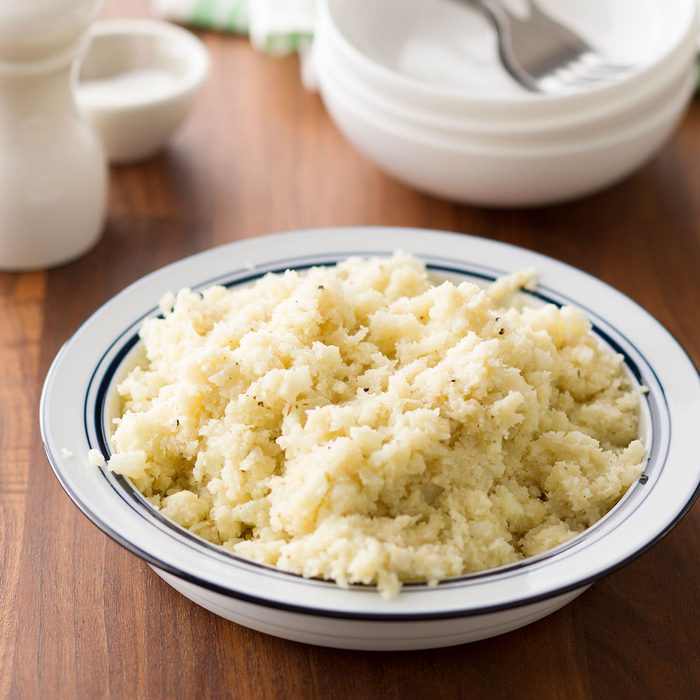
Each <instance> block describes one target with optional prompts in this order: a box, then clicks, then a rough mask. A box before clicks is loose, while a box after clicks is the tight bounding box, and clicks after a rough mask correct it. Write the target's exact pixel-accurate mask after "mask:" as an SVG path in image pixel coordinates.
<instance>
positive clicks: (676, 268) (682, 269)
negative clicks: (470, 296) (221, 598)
mask: <svg viewBox="0 0 700 700" xmlns="http://www.w3.org/2000/svg"><path fill="white" fill-rule="evenodd" d="M145 5H146V3H145V2H141V0H133V1H132V0H130V1H129V2H120V3H119V7H117V2H116V0H113V1H112V2H111V4H108V6H107V12H108V13H109V14H112V15H115V14H117V13H119V14H126V13H130V14H134V15H138V14H143V13H144V10H145ZM204 39H205V41H206V43H207V45H208V47H209V49H210V50H211V53H212V58H213V72H212V75H211V80H210V82H209V85H208V87H207V89H206V91H205V93H204V95H203V97H202V99H201V102H200V103H199V104H198V106H197V109H196V111H195V113H194V115H193V116H192V118H191V120H190V121H189V123H188V124H187V126H186V127H185V128H184V129H183V130H182V131H181V132H180V133H179V135H178V136H177V137H176V138H175V140H174V141H173V143H172V145H171V147H170V148H169V149H168V150H167V151H166V152H165V153H163V154H162V155H161V156H159V157H158V158H157V159H155V160H153V161H151V162H149V163H146V164H144V165H141V166H135V167H123V168H115V169H113V170H112V173H111V191H110V207H109V219H108V222H107V226H106V229H105V234H104V238H103V239H102V241H101V243H100V244H99V245H98V246H97V248H95V249H94V250H93V251H92V252H91V253H90V254H89V255H87V256H86V257H84V258H83V259H81V260H78V261H77V262H75V263H72V264H70V265H67V266H65V267H61V268H58V269H55V270H51V271H50V272H33V273H26V274H15V275H12V274H4V275H0V323H1V328H2V333H1V334H0V410H1V423H0V554H1V556H2V564H1V565H0V698H4V697H7V696H9V697H13V698H15V697H17V698H42V697H45V698H52V697H62V698H75V697H77V698H98V697H113V698H150V697H153V698H174V697H183V698H190V697H192V698H194V697H197V698H220V697H249V698H268V697H270V698H296V697H326V698H350V697H352V698H364V697H382V698H403V697H406V698H413V697H426V698H427V697H434V698H449V697H485V698H498V697H518V698H520V697H532V698H564V697H566V698H608V697H629V698H646V697H651V698H664V699H665V698H691V697H698V696H699V694H700V642H699V641H698V628H699V626H700V617H699V615H698V610H700V588H699V585H698V572H699V571H700V545H699V543H700V506H696V507H695V508H694V509H692V510H691V512H690V513H689V515H688V516H687V517H686V518H685V519H684V520H683V521H682V522H681V524H680V525H678V527H676V528H675V530H673V532H672V533H671V534H670V535H668V537H666V538H665V539H664V540H663V542H662V543H661V544H659V545H658V546H656V547H655V548H654V549H653V550H651V551H650V552H649V553H647V554H645V555H644V556H642V557H641V558H640V559H638V560H637V561H635V562H634V563H633V564H631V565H629V566H627V567H626V568H624V569H623V570H621V571H619V572H618V573H616V574H614V575H612V576H609V577H608V578H606V579H604V580H603V581H601V582H599V583H597V584H596V585H595V586H593V588H591V589H590V590H589V591H588V592H586V593H585V594H584V595H583V596H581V597H580V598H578V599H577V600H576V602H575V603H573V604H571V605H569V606H568V607H565V608H564V609H562V610H561V611H559V612H557V613H556V614H554V615H552V616H550V617H548V618H545V619H544V620H542V621H540V622H537V623H535V624H533V625H530V626H529V627H526V628H525V629H522V630H520V631H517V632H513V633H511V634H508V635H505V636H502V637H498V638H495V639H491V640H487V641H484V642H479V643H475V644H471V645H467V646H461V647H457V648H453V649H443V650H435V651H427V652H410V653H388V654H371V653H359V652H348V651H337V650H332V649H322V648H315V647H311V646H304V645H302V644H295V643H291V642H286V641H283V640H280V639H276V638H272V637H267V636H265V635H262V634H259V633H257V632H253V631H250V630H248V629H245V628H243V627H239V626H237V625H235V624H233V623H230V622H226V621H225V620H222V619H220V618H217V617H215V616H214V615H211V614H210V613H208V612H206V611H204V610H203V609H201V608H198V607H196V606H195V605H194V604H193V603H190V602H189V601H188V600H186V599H185V598H183V597H181V596H180V595H178V594H177V593H175V592H174V591H173V590H172V589H171V588H169V587H168V586H167V585H166V584H165V583H163V581H161V580H160V579H159V578H157V577H156V576H155V574H153V573H152V572H151V570H150V569H149V568H148V567H147V566H146V565H145V564H144V563H143V562H142V561H140V560H138V559H137V558H136V557H134V556H132V555H131V554H129V553H128V552H126V551H125V550H123V549H121V548H120V547H119V546H118V545H116V544H114V543H113V542H112V541H111V540H109V539H108V538H107V537H106V536H105V535H104V534H102V533H101V532H100V531H99V530H98V529H97V528H95V527H94V526H93V525H92V524H90V523H89V522H88V521H87V519H85V518H84V517H83V516H82V515H81V514H80V513H79V512H78V510H77V508H76V507H75V506H74V505H73V504H72V503H71V502H70V501H69V500H68V498H67V497H66V495H65V494H64V493H63V491H62V490H61V488H60V487H59V485H58V483H57V482H56V480H55V479H54V478H53V476H52V475H51V471H50V468H49V465H48V462H47V460H46V457H45V456H44V452H43V448H42V445H41V440H40V437H39V430H38V425H37V415H38V408H37V404H38V397H39V392H40V389H41V385H42V382H43V379H44V376H45V374H46V371H47V369H48V366H49V363H50V362H51V360H52V358H53V356H54V355H55V353H56V352H57V351H58V349H59V347H60V346H61V344H62V343H63V342H64V341H65V340H66V338H68V336H69V335H70V334H71V333H72V332H73V331H74V330H75V328H76V327H77V326H78V325H79V324H80V322H81V321H82V320H83V319H85V317H86V316H88V314H90V313H91V312H92V311H93V310H94V309H96V308H97V307H98V306H100V305H101V304H102V303H103V302H104V301H106V300H107V299H108V298H109V297H111V296H112V295H113V294H115V293H117V292H118V291H119V290H120V289H122V288H123V287H124V286H125V285H127V284H128V283H130V282H132V281H133V280H135V279H137V278H138V277H140V276H142V275H143V274H145V273H147V272H150V271H151V270H154V269H156V268H158V267H160V266H162V265H164V264H166V263H168V262H170V261H172V260H176V259H178V258H181V257H183V256H185V255H189V254H190V253H194V252H196V251H200V250H204V249H205V248H209V247H210V246H213V245H218V244H221V243H225V242H227V241H233V240H239V239H242V238H245V237H248V236H257V235H261V234H265V233H270V232H274V231H281V230H285V229H294V228H303V227H311V226H327V225H343V224H391V225H405V226H419V227H421V226H422V227H430V228H440V229H446V230H450V231H460V232H469V233H473V234H477V235H480V236H486V237H490V238H494V239H498V240H502V241H508V242H510V243H515V244H518V245H521V246H525V247H527V248H532V249H534V250H538V251H540V252H542V253H546V254H548V255H552V256H554V257H557V258H560V259H562V260H564V261H566V262H569V263H573V264H575V265H578V266H579V267H582V268H584V269H585V270H588V271H590V272H592V273H594V274H596V275H598V276H600V277H601V278H603V279H604V280H606V281H607V282H610V283H611V284H613V285H615V286H616V287H618V288H619V289H621V290H622V291H623V292H625V293H627V294H628V295H630V296H631V297H632V298H634V299H636V300H637V301H638V302H639V303H640V304H642V305H643V306H644V307H645V308H647V309H648V310H649V311H650V312H651V313H652V314H654V315H655V316H656V317H657V318H659V319H660V320H661V321H662V322H663V323H664V324H665V325H666V326H667V327H668V328H669V329H670V330H671V332H672V333H674V334H675V335H676V336H677V337H678V338H679V340H680V341H681V342H682V343H683V344H684V345H685V347H686V348H687V349H688V351H689V352H690V354H691V355H692V356H693V358H694V359H695V361H696V362H698V361H700V324H699V323H698V309H700V284H699V283H698V280H699V276H700V199H699V197H700V104H696V105H695V106H694V107H693V108H692V109H691V111H690V113H689V114H688V116H687V117H686V119H685V121H684V123H683V125H682V127H681V130H680V132H679V133H678V135H677V136H676V137H675V139H674V140H673V141H672V142H671V143H670V144H669V145H668V146H667V147H666V148H665V149H664V151H663V152H662V153H661V155H660V156H659V157H658V158H656V160H655V161H654V162H653V163H651V164H650V165H648V166H647V167H645V168H644V169H643V170H642V171H641V172H639V173H638V174H636V175H635V176H633V177H632V178H630V179H629V180H627V181H626V182H624V183H622V184H620V185H618V186H617V187H615V188H613V189H611V190H610V191H608V192H605V193H603V194H600V195H597V196H594V197H591V198H589V199H586V200H584V201H581V202H577V203H574V204H569V205H566V206H560V207H554V208H548V209H540V210H535V211H488V210H484V209H477V208H472V207H465V206H456V205H454V204H449V203H447V202H442V201H439V200H437V199H433V198H431V197H428V196H424V195H422V194H419V193H417V192H414V191H412V190H410V189H408V188H406V187H404V186H402V185H400V184H398V183H397V182H395V181H393V180H391V179H390V178H389V177H386V176H384V175H383V174H382V173H380V172H379V171H378V170H377V169H376V168H374V167H373V166H372V165H371V164H370V163H368V162H367V161H366V160H365V159H364V158H362V157H361V156H360V155H358V153H356V152H355V151H354V150H353V148H352V147H351V146H349V145H348V144H347V143H346V142H345V141H344V140H343V138H342V137H341V136H340V134H339V133H338V131H337V130H336V128H335V127H334V126H333V124H332V123H331V122H330V120H329V118H328V116H327V115H326V112H325V111H324V109H323V107H322V105H321V102H320V99H319V98H318V96H317V95H313V94H309V93H306V92H304V90H303V89H302V87H301V85H300V82H299V78H298V70H297V65H296V61H295V60H294V59H292V58H289V59H274V58H269V57H266V56H262V55H260V54H257V53H254V52H253V51H252V50H251V49H250V47H249V45H248V44H247V42H246V41H244V40H242V39H236V38H231V37H224V36H217V35H214V34H205V35H204ZM0 157H1V155H0ZM689 459H698V456H697V455H689Z"/></svg>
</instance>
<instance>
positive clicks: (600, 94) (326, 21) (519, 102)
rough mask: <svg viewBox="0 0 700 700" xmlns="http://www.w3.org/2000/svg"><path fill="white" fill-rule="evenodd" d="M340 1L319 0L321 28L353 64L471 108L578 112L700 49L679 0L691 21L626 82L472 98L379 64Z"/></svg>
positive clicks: (692, 9)
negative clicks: (350, 27) (342, 17)
mask: <svg viewBox="0 0 700 700" xmlns="http://www.w3.org/2000/svg"><path fill="white" fill-rule="evenodd" d="M334 1H336V0H319V22H318V26H319V27H320V28H321V30H322V31H323V29H324V28H328V30H329V31H330V33H331V34H332V36H333V39H334V41H336V42H337V46H338V47H339V48H340V50H342V51H343V52H345V54H346V55H347V56H348V57H349V59H350V60H351V62H353V63H354V64H355V65H357V66H359V67H360V69H361V70H363V71H365V72H366V73H368V74H369V75H373V76H374V78H375V79H377V80H379V81H383V82H384V83H385V84H386V85H387V86H389V85H391V86H393V87H394V88H397V89H399V90H403V91H405V92H406V93H409V92H412V93H413V94H414V96H419V97H420V98H428V99H430V98H432V99H438V100H445V101H446V102H449V103H452V104H457V105H461V106H463V107H464V106H468V105H469V104H470V103H471V104H472V105H473V106H478V107H484V106H490V107H493V108H494V109H509V108H513V107H516V108H517V107H520V108H525V109H533V108H537V109H539V108H542V109H545V110H546V109H551V108H552V107H553V106H554V105H559V106H561V107H562V108H564V107H565V108H567V109H569V110H574V109H576V108H577V107H579V106H583V104H586V103H587V102H590V101H591V100H597V99H602V100H608V99H612V98H613V97H614V94H615V92H619V90H620V88H621V87H625V88H627V87H629V86H630V85H635V84H640V83H642V82H649V81H650V80H651V79H652V78H653V77H655V76H656V75H657V74H658V73H659V72H660V71H661V70H663V68H664V67H665V65H666V63H667V62H668V61H669V60H671V59H672V58H673V56H674V55H675V54H676V53H677V52H678V51H681V50H682V49H683V48H684V47H685V45H686V44H692V46H693V47H694V48H696V46H697V39H696V37H697V25H698V16H699V9H698V6H697V3H696V2H695V0H676V1H677V2H679V3H685V8H684V9H686V11H687V13H688V14H687V22H686V24H685V25H684V26H683V27H682V28H681V29H680V31H679V36H675V37H674V41H672V42H671V43H670V45H669V46H668V47H667V48H666V50H665V51H663V52H662V53H661V54H660V55H658V56H657V57H656V58H655V59H654V60H652V62H651V63H649V64H647V65H644V66H642V67H641V68H640V69H639V70H635V71H633V72H632V73H631V74H630V75H628V76H627V77H625V78H624V79H623V80H620V81H617V82H615V83H610V84H606V85H600V86H597V87H595V88H590V89H588V90H585V91H581V92H573V93H567V94H564V95H553V94H541V93H527V92H526V93H522V94H517V95H513V96H498V97H489V96H482V95H472V94H470V93H467V92H466V91H460V90H457V89H452V90H451V89H449V88H442V87H440V86H435V85H431V84H429V83H427V82H425V81H420V80H417V79H413V78H409V77H407V76H404V75H402V74H401V73H399V72H397V71H394V70H392V69H391V68H388V67H387V66H384V65H382V64H380V63H378V62H376V61H373V60H372V59H371V58H370V57H369V56H367V55H366V54H365V53H364V52H362V51H361V50H360V49H359V48H358V47H357V46H355V44H354V43H353V42H352V41H350V39H349V38H347V37H346V36H345V34H344V33H343V32H342V30H341V29H340V27H339V26H338V24H337V22H336V21H335V18H334V17H333V12H332V9H331V3H332V2H334Z"/></svg>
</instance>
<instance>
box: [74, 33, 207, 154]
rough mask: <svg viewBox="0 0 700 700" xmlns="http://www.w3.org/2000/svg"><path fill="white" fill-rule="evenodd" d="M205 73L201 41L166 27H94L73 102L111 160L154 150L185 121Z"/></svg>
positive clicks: (154, 151)
mask: <svg viewBox="0 0 700 700" xmlns="http://www.w3.org/2000/svg"><path fill="white" fill-rule="evenodd" d="M208 70H209V56H208V53H207V50H206V49H205V47H204V45H203V44H202V42H201V41H199V39H197V38H196V37H195V36H194V35H193V34H191V33H190V32H188V31H185V30H184V29H181V28H179V27H176V26H175V25H172V24H169V23H167V22H159V21H155V20H143V19H135V20H132V19H129V20H105V21H102V22H97V23H96V24H95V25H94V26H93V28H92V30H91V44H90V48H89V49H88V51H87V53H86V55H85V57H84V59H83V61H82V64H81V66H80V70H79V72H78V75H77V84H76V96H77V99H78V103H79V104H80V106H81V107H82V109H83V110H85V112H86V113H87V114H88V115H89V117H90V119H91V121H92V123H93V125H94V127H95V129H96V130H97V132H98V134H99V135H100V136H101V138H102V141H103V143H104V147H105V151H106V153H107V157H108V159H109V160H110V162H111V163H132V162H135V161H140V160H144V159H146V158H149V157H151V156H153V155H154V154H155V153H157V152H158V151H159V150H160V149H161V148H162V147H163V146H164V145H165V144H166V143H167V141H168V139H169V138H170V137H171V136H172V135H173V133H174V132H175V130H176V129H177V128H178V127H179V126H180V125H181V124H182V122H183V121H184V120H185V118H186V117H187V115H188V114H189V112H190V110H191V109H192V106H193V104H194V101H195V98H196V96H197V93H198V92H199V90H200V88H201V87H202V85H203V83H204V81H205V79H206V76H207V73H208Z"/></svg>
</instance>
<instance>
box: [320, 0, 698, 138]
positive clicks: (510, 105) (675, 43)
mask: <svg viewBox="0 0 700 700" xmlns="http://www.w3.org/2000/svg"><path fill="white" fill-rule="evenodd" d="M657 1H660V0H657ZM670 1H671V2H672V3H674V6H675V10H676V16H675V20H676V21H675V24H674V26H673V28H672V29H673V31H672V32H669V34H670V35H671V36H670V37H667V38H666V41H665V42H664V48H663V50H661V51H660V52H659V53H658V55H656V56H655V57H654V58H653V60H651V61H650V62H649V63H648V64H646V65H643V66H640V68H639V69H637V70H635V71H633V72H631V73H630V74H629V75H627V76H625V77H624V78H623V79H621V80H619V81H616V82H614V83H608V84H603V85H600V86H597V87H594V88H589V89H587V90H585V91H580V92H570V93H566V94H561V95H552V94H534V93H525V92H523V93H514V94H513V95H512V96H507V95H499V96H488V95H480V94H471V93H469V92H467V91H465V90H459V89H457V88H447V87H444V86H436V85H432V84H430V83H427V82H425V81H420V80H418V79H413V78H410V77H408V76H405V75H402V74H400V73H398V72H397V71H394V70H392V69H391V68H389V67H387V66H385V65H382V64H381V63H378V62H376V61H374V60H372V59H371V58H370V57H369V56H368V55H367V54H365V53H364V52H363V51H362V50H361V49H360V48H358V47H357V46H356V45H355V44H354V43H353V42H352V41H351V39H350V38H348V37H347V36H346V35H345V34H344V33H343V31H342V29H341V27H340V26H339V23H338V21H337V17H336V15H335V14H334V12H335V10H336V5H337V4H338V3H339V2H343V0H322V1H321V9H320V20H319V27H318V36H317V41H318V42H320V43H321V44H325V46H326V47H327V48H328V49H329V50H331V51H332V52H333V55H334V56H335V58H336V59H337V60H338V61H339V62H340V63H341V64H342V65H343V66H344V68H345V70H346V72H350V73H354V75H355V77H356V79H357V80H358V82H361V83H362V84H363V85H365V87H366V89H367V90H368V91H370V90H371V91H372V92H373V93H374V94H379V95H381V99H382V100H383V101H384V102H389V103H392V102H393V103H394V104H395V105H396V106H397V108H398V109H400V110H401V112H403V113H404V114H406V115H408V116H410V117H413V118H416V117H418V118H419V119H421V118H422V119H423V120H424V121H425V122H426V123H434V124H441V125H442V126H446V127H448V128H454V127H455V126H456V125H457V124H459V125H462V126H465V125H467V124H468V125H470V126H471V127H472V128H474V129H476V130H483V131H491V132H494V133H498V132H510V131H512V129H513V128H516V129H517V130H519V131H520V130H522V131H531V130H533V131H537V130H546V129H551V128H557V127H560V126H568V125H570V124H574V123H583V122H587V121H588V120H591V119H601V118H605V117H606V115H608V114H609V113H613V112H615V113H619V112H620V111H625V110H626V109H628V107H629V106H630V105H631V104H639V103H640V102H643V101H644V100H645V99H647V98H648V97H649V95H651V94H653V93H654V91H655V90H661V89H663V88H664V87H666V86H667V85H668V84H669V83H671V82H673V81H675V80H677V79H678V76H679V75H680V74H681V73H682V72H684V71H685V70H686V69H687V67H688V66H689V65H690V64H691V63H692V62H694V58H695V52H696V49H697V6H696V1H695V0H670ZM667 3H668V0H664V5H665V7H666V8H668V4H667Z"/></svg>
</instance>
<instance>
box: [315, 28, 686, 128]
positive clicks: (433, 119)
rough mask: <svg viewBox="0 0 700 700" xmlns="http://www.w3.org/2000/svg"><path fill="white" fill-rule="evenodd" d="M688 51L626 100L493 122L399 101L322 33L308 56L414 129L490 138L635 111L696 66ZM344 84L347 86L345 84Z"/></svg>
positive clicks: (581, 123) (596, 122)
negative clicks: (364, 76)
mask: <svg viewBox="0 0 700 700" xmlns="http://www.w3.org/2000/svg"><path fill="white" fill-rule="evenodd" d="M690 55H691V58H690V61H689V60H688V59H687V58H686V57H685V56H679V57H678V59H677V60H675V61H674V63H673V65H672V66H671V67H670V68H669V71H668V75H667V76H666V77H665V80H664V81H663V82H659V83H658V84H652V83H651V82H647V83H644V84H642V85H641V86H640V89H639V90H637V91H636V92H635V93H634V94H632V95H630V96H628V97H627V98H626V99H624V100H609V101H607V102H606V103H604V104H602V105H596V106H595V107H594V108H592V109H588V110H577V111H576V112H574V113H573V114H570V115H567V116H563V115H559V116H557V117H554V118H548V119H542V120H539V121H537V120H532V121H526V120H522V119H520V120H513V121H511V122H507V121H503V122H501V121H496V122H494V121H492V120H485V119H483V118H481V119H470V118H463V117H461V118H460V117H456V116H454V115H449V116H445V115H443V114H442V113H441V112H439V111H435V110H428V109H425V108H422V109H421V108H419V107H416V106H415V105H413V104H403V103H402V102H401V100H399V99H398V98H397V97H391V96H388V95H386V94H384V93H382V92H380V91H378V90H376V89H374V88H373V87H372V86H370V85H368V84H367V83H365V82H363V81H361V80H360V79H359V78H358V76H356V75H355V74H354V73H353V72H352V71H351V70H349V69H348V68H347V66H344V65H343V61H342V60H339V57H338V55H336V54H335V53H334V52H333V49H332V47H331V46H330V45H328V42H326V41H324V40H323V38H322V37H319V39H318V41H315V42H314V45H313V52H312V60H313V61H314V71H315V74H316V76H317V77H318V75H319V74H320V73H321V72H322V71H323V70H324V68H323V66H324V65H325V66H328V65H330V66H334V72H335V74H336V77H337V76H342V78H340V79H339V80H340V81H341V82H345V83H346V92H348V93H355V94H356V95H358V94H359V96H360V97H359V99H360V100H361V101H364V102H366V103H367V104H370V103H371V104H372V105H373V106H375V107H376V108H377V109H379V110H380V111H382V112H384V113H387V114H388V115H389V116H391V117H393V118H399V119H402V118H405V119H408V120H409V121H410V123H411V124H413V125H415V126H417V127H418V128H426V129H431V128H437V129H440V130H443V129H444V130H446V131H452V132H454V133H455V135H457V134H458V133H459V132H461V131H472V132H475V133H478V134H484V135H487V136H489V137H497V136H502V135H505V136H511V135H513V134H514V133H516V134H518V135H522V136H523V137H529V136H542V135H543V134H549V133H555V134H562V133H566V132H571V131H573V130H576V129H578V130H582V129H587V128H589V127H590V126H591V125H592V126H594V127H595V128H599V127H600V126H601V125H602V124H604V123H605V122H606V121H608V120H610V119H618V118H620V117H621V115H625V114H627V113H629V112H632V111H635V110H637V111H638V110H639V109H640V108H644V107H647V106H648V105H649V104H651V103H656V102H657V101H658V100H659V99H661V96H666V94H667V93H669V92H671V91H672V90H676V89H677V85H678V83H679V82H681V79H682V78H683V77H685V75H686V74H687V73H688V72H689V71H690V70H695V60H696V57H695V52H692V53H691V54H690ZM317 62H318V63H317ZM347 86H349V87H350V89H347Z"/></svg>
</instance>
